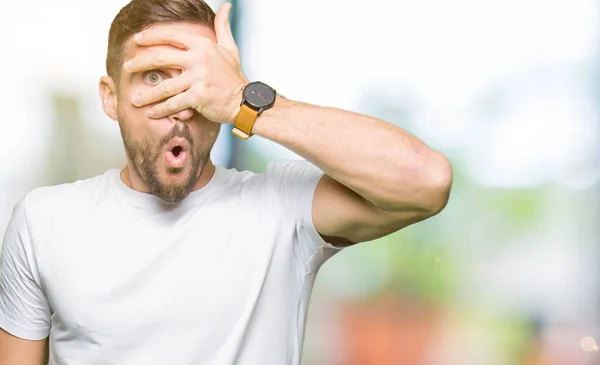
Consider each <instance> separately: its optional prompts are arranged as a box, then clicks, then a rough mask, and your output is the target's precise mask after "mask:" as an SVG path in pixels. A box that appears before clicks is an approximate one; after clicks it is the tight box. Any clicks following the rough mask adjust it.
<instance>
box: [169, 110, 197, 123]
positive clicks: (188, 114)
mask: <svg viewBox="0 0 600 365" xmlns="http://www.w3.org/2000/svg"><path fill="white" fill-rule="evenodd" d="M193 115H194V110H193V109H191V108H188V109H184V110H182V111H179V112H177V113H175V114H171V115H169V120H170V121H171V122H173V123H178V122H179V123H185V122H187V121H188V120H190V119H192V116H193Z"/></svg>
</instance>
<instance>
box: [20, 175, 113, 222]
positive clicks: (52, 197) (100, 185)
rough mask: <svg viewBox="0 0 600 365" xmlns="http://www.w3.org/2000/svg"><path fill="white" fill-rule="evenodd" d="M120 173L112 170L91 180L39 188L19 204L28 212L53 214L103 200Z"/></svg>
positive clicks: (29, 193)
mask: <svg viewBox="0 0 600 365" xmlns="http://www.w3.org/2000/svg"><path fill="white" fill-rule="evenodd" d="M118 171H119V170H118V169H110V170H107V171H106V172H104V173H103V174H101V175H97V176H94V177H91V178H87V179H80V180H76V181H73V182H68V183H62V184H57V185H50V186H42V187H38V188H35V189H33V190H31V191H29V192H28V193H27V194H25V196H24V197H23V198H22V199H21V201H20V202H19V204H22V205H23V206H24V207H23V208H24V209H27V210H36V211H37V210H43V211H46V212H52V211H56V210H58V209H60V208H62V207H68V206H71V207H73V206H75V205H77V204H80V203H83V202H89V201H90V200H101V199H103V197H105V196H106V191H107V190H109V189H110V184H111V179H112V178H114V176H115V174H116V175H117V176H118Z"/></svg>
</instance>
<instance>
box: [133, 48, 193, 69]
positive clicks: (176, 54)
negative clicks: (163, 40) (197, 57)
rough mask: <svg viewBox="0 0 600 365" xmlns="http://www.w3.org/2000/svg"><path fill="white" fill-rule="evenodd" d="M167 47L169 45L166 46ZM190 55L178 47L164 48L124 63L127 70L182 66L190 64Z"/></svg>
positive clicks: (185, 67) (186, 66) (183, 67)
mask: <svg viewBox="0 0 600 365" xmlns="http://www.w3.org/2000/svg"><path fill="white" fill-rule="evenodd" d="M165 48H167V47H165ZM190 64H191V62H190V56H189V54H188V53H187V52H186V51H182V50H177V49H174V48H173V49H162V50H160V51H155V52H148V53H145V54H142V55H140V56H137V57H134V58H132V59H130V60H128V61H127V62H125V63H124V64H123V68H124V69H125V71H127V72H131V73H133V72H140V71H148V70H154V69H157V68H182V69H187V68H188V67H189V66H190Z"/></svg>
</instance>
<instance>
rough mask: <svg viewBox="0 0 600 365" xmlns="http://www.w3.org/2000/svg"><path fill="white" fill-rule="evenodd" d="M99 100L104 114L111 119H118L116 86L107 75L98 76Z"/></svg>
mask: <svg viewBox="0 0 600 365" xmlns="http://www.w3.org/2000/svg"><path fill="white" fill-rule="evenodd" d="M100 100H101V101H102V109H104V112H105V113H106V115H108V117H109V118H110V119H112V120H115V121H116V120H118V113H117V106H118V100H117V88H116V85H115V82H114V81H113V79H112V78H110V77H108V76H102V78H100Z"/></svg>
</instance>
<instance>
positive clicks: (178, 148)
mask: <svg viewBox="0 0 600 365" xmlns="http://www.w3.org/2000/svg"><path fill="white" fill-rule="evenodd" d="M182 151H183V147H181V146H175V147H173V149H172V150H171V153H172V154H173V156H175V157H178V156H179V154H180V153H181V152H182Z"/></svg>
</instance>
